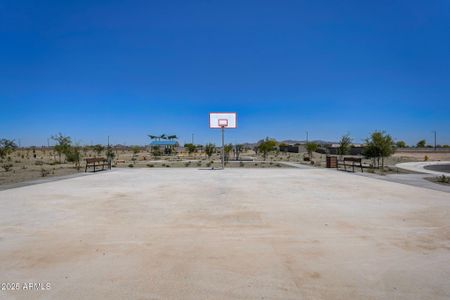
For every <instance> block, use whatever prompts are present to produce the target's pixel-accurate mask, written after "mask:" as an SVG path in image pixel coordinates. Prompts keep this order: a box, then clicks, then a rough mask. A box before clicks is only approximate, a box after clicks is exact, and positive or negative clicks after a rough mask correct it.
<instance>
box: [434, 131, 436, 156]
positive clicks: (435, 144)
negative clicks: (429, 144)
mask: <svg viewBox="0 0 450 300" xmlns="http://www.w3.org/2000/svg"><path fill="white" fill-rule="evenodd" d="M434 151H436V130H435V131H434Z"/></svg>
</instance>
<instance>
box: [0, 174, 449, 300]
mask: <svg viewBox="0 0 450 300" xmlns="http://www.w3.org/2000/svg"><path fill="white" fill-rule="evenodd" d="M0 202H1V203H2V207H3V209H2V210H0V261H1V262H2V263H1V264H0V281H1V282H17V283H19V284H20V285H22V284H23V283H30V282H31V283H33V282H34V283H36V282H38V283H41V284H42V286H44V287H47V284H49V287H50V289H48V290H40V291H34V290H33V291H30V290H28V291H24V290H23V289H19V290H14V291H12V290H6V291H0V294H1V296H2V297H5V298H13V299H68V300H69V299H408V300H410V299H449V298H450V285H449V284H448V283H449V282H450V268H448V262H449V261H450V201H449V197H448V193H444V192H438V191H432V190H429V189H423V188H417V187H412V186H408V185H403V184H398V183H392V182H386V181H381V180H376V179H372V178H366V177H362V176H356V175H353V174H348V173H345V172H339V171H336V170H329V169H304V170H301V169H274V168H272V169H246V168H245V169H237V168H235V169H227V170H224V171H222V170H221V171H218V170H216V171H211V170H199V169H196V168H184V169H170V168H169V169H165V168H164V169H162V168H158V169H157V168H155V169H150V168H139V169H136V168H135V169H129V168H122V169H114V170H113V171H110V172H101V173H96V174H92V175H87V176H83V177H77V178H72V179H68V180H61V181H57V182H49V183H44V184H38V185H33V186H26V187H21V188H16V189H10V190H5V191H0Z"/></svg>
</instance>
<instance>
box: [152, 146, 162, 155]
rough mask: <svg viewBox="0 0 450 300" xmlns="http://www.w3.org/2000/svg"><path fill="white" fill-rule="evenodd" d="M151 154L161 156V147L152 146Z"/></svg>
mask: <svg viewBox="0 0 450 300" xmlns="http://www.w3.org/2000/svg"><path fill="white" fill-rule="evenodd" d="M152 154H153V156H155V157H158V156H161V154H162V153H161V148H160V147H159V146H152Z"/></svg>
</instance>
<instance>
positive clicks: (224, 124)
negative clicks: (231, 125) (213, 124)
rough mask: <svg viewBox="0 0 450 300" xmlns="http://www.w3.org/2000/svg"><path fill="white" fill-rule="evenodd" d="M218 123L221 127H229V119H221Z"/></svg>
mask: <svg viewBox="0 0 450 300" xmlns="http://www.w3.org/2000/svg"><path fill="white" fill-rule="evenodd" d="M218 124H219V126H220V127H227V126H228V120H227V119H219V121H218Z"/></svg>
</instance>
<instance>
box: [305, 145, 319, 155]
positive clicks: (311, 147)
mask: <svg viewBox="0 0 450 300" xmlns="http://www.w3.org/2000/svg"><path fill="white" fill-rule="evenodd" d="M317 148H319V145H318V144H317V143H314V142H308V143H306V152H308V156H309V158H313V153H314V152H315V151H316V150H317Z"/></svg>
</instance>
